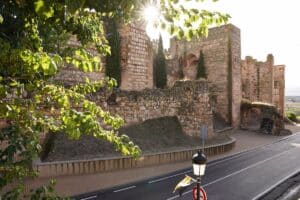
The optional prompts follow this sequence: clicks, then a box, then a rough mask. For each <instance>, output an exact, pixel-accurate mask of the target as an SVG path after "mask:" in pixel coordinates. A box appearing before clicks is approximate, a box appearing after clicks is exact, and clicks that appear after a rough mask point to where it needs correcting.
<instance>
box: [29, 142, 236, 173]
mask: <svg viewBox="0 0 300 200" xmlns="http://www.w3.org/2000/svg"><path fill="white" fill-rule="evenodd" d="M234 145H235V139H234V138H231V141H229V142H227V143H224V144H220V145H213V146H207V147H206V148H205V150H204V152H205V154H206V155H207V156H212V155H216V154H220V153H223V152H227V151H229V150H231V149H232V148H233V147H234ZM199 148H201V147H199ZM199 148H192V149H186V150H180V151H175V152H163V153H157V154H148V155H143V156H142V157H140V158H138V159H134V158H132V157H115V158H106V159H91V160H78V161H61V162H46V163H42V162H40V161H36V162H34V163H33V168H34V169H35V170H37V171H38V172H39V177H57V176H62V175H79V174H92V173H100V172H108V171H116V170H124V169H131V168H138V167H146V166H152V165H159V164H166V163H175V162H180V161H187V160H191V159H192V156H193V154H195V153H196V152H197V151H198V149H199Z"/></svg>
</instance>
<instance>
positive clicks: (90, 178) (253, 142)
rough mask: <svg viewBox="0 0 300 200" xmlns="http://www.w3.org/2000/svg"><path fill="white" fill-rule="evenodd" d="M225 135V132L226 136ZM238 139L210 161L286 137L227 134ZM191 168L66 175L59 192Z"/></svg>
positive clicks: (179, 166)
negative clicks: (233, 145)
mask: <svg viewBox="0 0 300 200" xmlns="http://www.w3.org/2000/svg"><path fill="white" fill-rule="evenodd" d="M288 128H289V129H292V131H293V132H298V131H300V127H292V126H289V127H288ZM223 134H224V133H223ZM226 134H229V135H231V136H233V137H235V138H236V139H237V143H236V146H235V148H234V149H233V150H232V151H230V152H227V153H224V154H222V155H217V156H213V157H209V158H208V160H209V161H213V160H215V159H219V158H222V157H225V156H229V155H232V154H235V153H238V152H241V151H245V150H249V149H252V148H255V147H257V146H261V145H265V144H269V143H272V142H274V141H276V140H279V139H281V138H283V137H278V136H272V135H265V134H261V133H254V132H250V131H241V130H238V131H234V132H233V133H226ZM190 166H191V161H187V162H181V163H175V164H174V163H173V164H166V165H160V166H152V167H145V168H138V169H128V170H123V171H117V172H107V173H99V174H89V175H79V176H64V177H57V178H56V180H57V187H56V191H57V192H58V193H59V194H61V195H76V194H82V193H86V192H92V191H96V190H99V189H104V188H110V187H113V186H116V185H123V184H126V183H130V182H135V181H139V180H143V179H147V178H149V177H153V176H159V175H162V174H166V173H170V172H173V171H176V170H179V169H183V168H186V167H190ZM48 181H49V179H45V178H44V179H35V180H29V181H27V182H26V185H27V186H28V188H32V187H37V186H38V185H42V184H46V183H47V182H48Z"/></svg>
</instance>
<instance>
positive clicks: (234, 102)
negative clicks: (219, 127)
mask: <svg viewBox="0 0 300 200" xmlns="http://www.w3.org/2000/svg"><path fill="white" fill-rule="evenodd" d="M229 37H230V38H229V58H228V67H229V70H228V71H229V72H230V73H229V77H228V79H229V84H230V82H231V87H229V88H228V90H229V97H228V98H229V101H230V100H231V107H229V108H228V109H229V111H228V112H229V113H230V112H231V113H230V114H231V118H232V119H231V121H232V126H234V127H237V126H239V124H240V110H241V109H240V108H241V100H242V81H241V77H242V71H241V34H240V30H239V29H238V28H236V27H233V26H231V27H230V34H229ZM230 68H231V69H230ZM230 74H231V77H230ZM229 86H230V85H229ZM230 91H231V92H230Z"/></svg>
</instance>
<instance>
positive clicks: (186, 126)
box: [90, 81, 213, 138]
mask: <svg viewBox="0 0 300 200" xmlns="http://www.w3.org/2000/svg"><path fill="white" fill-rule="evenodd" d="M90 98H91V100H92V101H95V102H96V103H97V104H98V105H100V106H102V107H103V108H104V109H107V110H109V111H110V112H111V113H117V114H118V115H120V116H121V117H122V118H123V119H124V120H125V122H126V124H133V123H138V122H142V121H144V120H146V119H151V118H158V117H164V116H177V117H178V119H179V121H180V123H181V125H182V128H183V130H184V132H185V133H186V134H188V135H191V136H199V130H200V126H201V125H202V124H206V125H208V131H209V138H211V137H212V136H213V128H212V111H211V108H210V106H209V103H208V92H207V83H206V81H179V82H176V84H175V85H174V87H172V88H169V89H154V90H149V89H148V90H143V91H116V92H115V93H113V95H112V96H110V98H106V97H104V96H103V95H99V94H97V93H96V94H94V95H92V96H90ZM107 99H109V101H107Z"/></svg>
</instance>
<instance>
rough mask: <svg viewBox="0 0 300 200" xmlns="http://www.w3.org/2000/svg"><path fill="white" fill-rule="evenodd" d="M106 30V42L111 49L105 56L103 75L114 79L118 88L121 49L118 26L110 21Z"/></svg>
mask: <svg viewBox="0 0 300 200" xmlns="http://www.w3.org/2000/svg"><path fill="white" fill-rule="evenodd" d="M106 30H107V33H108V36H107V40H108V42H109V45H110V47H111V49H110V51H111V54H110V55H108V56H106V68H105V74H106V76H108V77H110V78H114V79H116V81H117V83H118V87H120V84H121V47H120V34H119V32H118V24H117V22H116V21H115V20H114V19H112V20H109V21H108V22H107V26H106Z"/></svg>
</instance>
